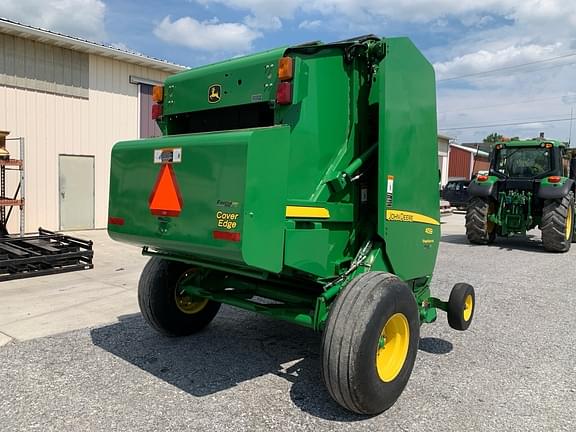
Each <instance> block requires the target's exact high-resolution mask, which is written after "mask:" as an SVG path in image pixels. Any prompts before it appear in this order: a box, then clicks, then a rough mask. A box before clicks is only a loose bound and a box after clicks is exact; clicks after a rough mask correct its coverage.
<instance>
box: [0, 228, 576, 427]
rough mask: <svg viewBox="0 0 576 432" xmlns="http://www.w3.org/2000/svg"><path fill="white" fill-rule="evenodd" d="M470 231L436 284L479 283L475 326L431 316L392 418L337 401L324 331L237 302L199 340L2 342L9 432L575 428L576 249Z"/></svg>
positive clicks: (3, 413)
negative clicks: (471, 236)
mask: <svg viewBox="0 0 576 432" xmlns="http://www.w3.org/2000/svg"><path fill="white" fill-rule="evenodd" d="M458 231H461V230H460V229H452V230H445V232H447V233H446V234H445V236H444V237H443V241H442V243H441V248H440V255H439V259H438V265H437V268H436V272H435V280H434V286H433V292H434V293H435V294H437V295H440V296H441V297H444V298H447V296H448V294H449V290H450V287H451V286H452V285H453V284H454V283H455V282H458V281H466V282H469V283H471V284H473V285H474V286H475V288H476V293H477V306H478V307H477V310H476V315H475V322H474V323H473V324H472V326H471V328H470V330H469V331H467V332H456V331H453V330H451V329H450V328H449V327H448V324H447V323H446V319H445V317H444V316H442V315H441V316H440V319H439V321H438V322H437V323H435V324H433V325H426V326H424V327H423V329H422V340H421V344H420V351H419V354H418V358H417V361H416V366H415V368H414V372H413V374H412V377H411V379H410V382H409V383H408V386H407V388H406V390H405V391H404V393H403V395H402V396H401V397H400V399H399V400H398V402H397V403H396V405H394V406H393V407H392V408H391V409H390V410H388V411H387V412H385V413H384V414H382V415H380V416H377V417H373V418H364V417H359V416H356V415H352V414H349V413H347V412H346V411H344V410H342V409H340V408H339V407H338V406H337V405H335V403H333V402H332V401H331V400H330V398H329V396H328V394H327V393H326V391H325V390H324V387H323V384H322V382H321V378H320V370H319V345H320V337H319V335H317V334H315V333H313V332H311V331H308V330H306V329H302V328H299V327H295V326H292V325H287V324H285V323H281V322H277V321H273V320H271V319H267V318H263V317H259V316H256V315H253V314H250V313H247V312H243V311H238V310H234V309H231V308H227V307H225V308H223V309H222V311H221V313H220V314H219V315H218V317H217V318H216V319H215V321H214V322H213V323H212V325H211V326H210V327H209V328H208V329H207V330H206V331H204V332H202V333H201V334H198V335H195V336H191V337H188V338H182V339H166V338H163V337H160V336H158V335H157V334H155V333H154V332H153V331H152V330H150V329H149V328H148V327H147V326H146V324H145V323H144V322H143V320H142V318H141V317H140V315H138V314H136V315H130V316H125V317H121V319H120V321H119V322H118V323H114V324H110V325H106V326H103V327H97V328H91V329H86V330H79V331H74V332H70V333H65V334H60V335H56V336H51V337H45V338H39V339H34V340H30V341H25V342H11V343H9V344H8V345H5V346H4V347H1V348H0V430H2V431H10V432H13V431H14V432H15V431H36V430H37V431H43V432H44V431H80V430H82V431H185V430H195V431H241V430H247V431H248V430H249V431H258V430H272V429H276V430H286V431H291V430H294V431H302V430H313V431H315V432H317V431H340V430H362V431H372V430H387V431H390V430H406V431H408V430H409V431H412V430H444V431H511V430H523V431H524V430H530V431H560V430H566V431H573V430H576V348H575V340H576V332H574V328H575V327H576V314H575V311H576V296H575V295H574V289H575V285H576V266H575V265H574V263H575V258H576V247H575V248H573V249H572V250H571V251H570V252H569V253H567V254H550V253H545V252H543V250H542V249H541V245H540V243H539V241H538V239H537V238H531V239H521V238H518V239H510V240H502V241H499V243H498V244H497V245H494V246H490V247H473V246H470V245H468V244H467V243H466V241H465V238H464V236H463V235H462V234H461V233H459V232H458ZM575 246H576V245H575Z"/></svg>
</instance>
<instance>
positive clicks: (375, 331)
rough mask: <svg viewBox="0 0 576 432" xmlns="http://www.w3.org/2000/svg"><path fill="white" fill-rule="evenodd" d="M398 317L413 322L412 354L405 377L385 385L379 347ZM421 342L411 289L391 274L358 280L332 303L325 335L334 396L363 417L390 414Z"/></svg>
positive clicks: (325, 366)
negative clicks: (385, 330) (380, 372)
mask: <svg viewBox="0 0 576 432" xmlns="http://www.w3.org/2000/svg"><path fill="white" fill-rule="evenodd" d="M396 313H402V314H403V315H404V317H405V318H406V321H407V322H408V329H409V333H410V334H409V338H408V341H409V344H408V350H407V354H406V357H405V359H404V363H403V364H402V366H401V369H400V371H399V373H398V374H397V375H396V377H395V378H393V379H392V380H391V381H389V382H384V381H382V380H381V379H380V377H379V375H378V370H377V367H376V355H377V350H378V343H379V338H380V335H381V333H382V330H383V328H384V325H385V324H386V323H387V322H388V319H389V318H390V317H391V316H392V315H394V314H396ZM419 340H420V319H419V314H418V307H417V305H416V301H415V299H414V296H413V294H412V292H411V291H410V288H409V287H408V285H407V284H405V283H404V282H402V281H401V280H400V279H399V278H398V277H396V276H394V275H392V274H390V273H385V272H368V273H364V274H362V275H360V276H358V277H356V278H355V279H353V280H352V281H351V282H350V283H349V284H348V285H347V286H346V287H345V288H344V289H343V290H342V291H341V292H340V294H339V296H338V298H337V299H336V300H335V302H334V304H333V305H332V307H331V309H330V314H329V316H328V322H327V323H326V329H325V330H324V334H323V336H322V379H323V380H324V383H325V384H326V388H327V389H328V392H329V393H330V395H331V396H332V398H333V399H334V400H335V401H336V402H337V403H338V404H340V405H341V406H343V407H344V408H346V409H348V410H350V411H353V412H355V413H358V414H370V415H373V414H379V413H381V412H382V411H385V410H387V409H388V408H390V407H391V406H392V405H393V404H394V402H396V400H397V399H398V397H399V396H400V394H401V393H402V391H403V390H404V387H406V384H407V382H408V379H409V378H410V374H411V373H412V368H413V367H414V362H415V360H416V354H417V353H418V342H419Z"/></svg>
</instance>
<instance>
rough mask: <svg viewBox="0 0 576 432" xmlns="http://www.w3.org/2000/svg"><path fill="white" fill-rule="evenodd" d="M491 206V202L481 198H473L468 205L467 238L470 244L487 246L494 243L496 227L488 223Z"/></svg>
mask: <svg viewBox="0 0 576 432" xmlns="http://www.w3.org/2000/svg"><path fill="white" fill-rule="evenodd" d="M490 205H491V202H490V201H488V200H487V199H484V198H481V197H473V198H472V199H471V200H470V202H469V203H468V207H467V208H466V237H467V238H468V241H469V242H470V243H474V244H482V245H486V244H490V243H493V242H494V239H495V238H496V226H495V225H494V224H492V223H491V222H489V221H488V215H489V210H490ZM492 205H493V203H492Z"/></svg>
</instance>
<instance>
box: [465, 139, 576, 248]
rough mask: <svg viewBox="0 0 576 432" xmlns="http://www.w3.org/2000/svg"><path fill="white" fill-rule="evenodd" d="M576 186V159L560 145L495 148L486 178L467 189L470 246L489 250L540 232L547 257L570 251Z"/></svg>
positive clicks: (544, 142) (574, 238)
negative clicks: (503, 241)
mask: <svg viewBox="0 0 576 432" xmlns="http://www.w3.org/2000/svg"><path fill="white" fill-rule="evenodd" d="M575 180H576V153H574V152H572V151H571V150H570V149H568V148H567V147H566V145H565V144H564V143H562V142H560V141H555V140H549V139H545V138H544V137H543V135H541V136H540V138H538V139H534V140H514V141H502V142H498V143H496V144H495V145H494V147H493V151H492V157H491V161H490V171H489V173H488V175H478V176H477V177H476V179H474V180H473V181H472V182H471V183H470V185H469V188H468V191H469V194H470V196H471V199H470V201H469V204H468V209H467V212H466V236H467V237H468V240H469V241H470V242H471V243H475V244H489V243H492V242H493V241H494V240H495V238H496V236H503V237H506V236H510V235H514V234H526V232H527V231H529V230H531V229H533V228H535V227H537V226H539V227H540V230H541V231H542V243H543V245H544V248H545V249H546V250H547V251H550V252H566V251H568V250H569V249H570V244H571V243H572V242H576V232H575V224H574V194H575V190H576V184H575Z"/></svg>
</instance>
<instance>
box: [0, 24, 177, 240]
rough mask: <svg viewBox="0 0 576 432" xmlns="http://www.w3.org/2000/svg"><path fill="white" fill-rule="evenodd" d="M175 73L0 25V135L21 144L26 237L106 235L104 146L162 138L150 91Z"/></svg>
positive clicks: (15, 150) (112, 51) (166, 66)
mask: <svg viewBox="0 0 576 432" xmlns="http://www.w3.org/2000/svg"><path fill="white" fill-rule="evenodd" d="M183 69H184V67H182V66H179V65H175V64H171V63H168V62H165V61H161V60H158V59H154V58H150V57H146V56H144V55H141V54H136V53H132V52H127V51H124V50H120V49H116V48H112V47H109V46H104V45H100V44H96V43H93V42H90V41H86V40H82V39H78V38H74V37H70V36H65V35H61V34H58V33H53V32H49V31H46V30H41V29H38V28H34V27H29V26H25V25H22V24H19V23H15V22H12V21H7V20H2V19H0V130H3V131H10V135H9V136H8V138H23V139H24V149H25V155H24V160H25V189H24V191H25V206H24V210H25V221H26V224H25V230H26V232H32V231H35V230H36V229H37V228H38V227H39V226H42V227H43V228H48V229H53V230H75V229H91V228H105V227H106V225H107V210H108V209H107V206H108V184H109V166H110V151H111V148H112V146H113V144H114V143H115V142H117V141H120V140H128V139H136V138H140V137H149V136H156V135H159V134H160V131H159V130H158V129H157V126H156V124H155V122H153V121H152V119H151V106H152V101H151V91H152V86H153V85H154V84H156V83H159V82H162V81H163V80H164V79H165V78H166V77H167V76H168V75H172V74H174V73H176V72H179V71H181V70H183ZM18 143H19V141H17V140H14V139H12V140H8V145H7V147H8V150H9V151H10V153H11V155H13V157H15V158H19V157H20V155H19V145H17V144H18ZM8 182H9V183H11V184H8V186H7V191H6V193H7V195H9V194H11V193H12V192H11V190H10V188H11V187H12V189H14V188H15V184H14V179H8ZM16 213H18V212H17V211H16ZM8 228H9V230H10V232H16V231H17V230H18V214H15V215H14V217H12V218H11V219H10V223H9V225H8Z"/></svg>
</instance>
